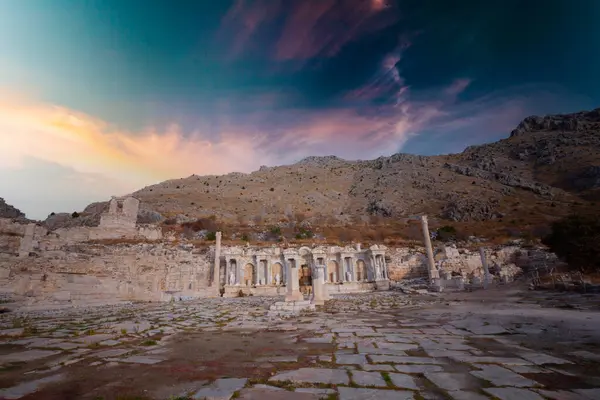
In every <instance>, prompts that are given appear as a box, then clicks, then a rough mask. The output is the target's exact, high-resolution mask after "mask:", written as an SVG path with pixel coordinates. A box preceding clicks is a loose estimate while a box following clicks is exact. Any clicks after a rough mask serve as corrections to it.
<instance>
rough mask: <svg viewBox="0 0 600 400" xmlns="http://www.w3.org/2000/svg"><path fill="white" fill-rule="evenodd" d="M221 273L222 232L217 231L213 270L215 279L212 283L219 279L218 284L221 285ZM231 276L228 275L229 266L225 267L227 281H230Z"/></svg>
mask: <svg viewBox="0 0 600 400" xmlns="http://www.w3.org/2000/svg"><path fill="white" fill-rule="evenodd" d="M220 273H221V232H217V233H216V234H215V266H214V272H213V281H212V283H211V285H214V284H215V280H216V281H217V286H219V283H220V282H219V276H220V275H219V274H220ZM228 279H229V277H228V276H227V267H226V268H225V283H227V282H228Z"/></svg>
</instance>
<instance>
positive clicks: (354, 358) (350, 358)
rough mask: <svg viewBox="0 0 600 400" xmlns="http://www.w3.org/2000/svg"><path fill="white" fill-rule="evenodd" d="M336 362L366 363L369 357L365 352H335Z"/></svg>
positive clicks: (347, 363)
mask: <svg viewBox="0 0 600 400" xmlns="http://www.w3.org/2000/svg"><path fill="white" fill-rule="evenodd" d="M335 363H336V364H346V365H349V364H358V365H362V364H366V363H367V358H366V357H365V356H364V355H363V354H340V353H335Z"/></svg>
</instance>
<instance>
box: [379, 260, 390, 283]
mask: <svg viewBox="0 0 600 400" xmlns="http://www.w3.org/2000/svg"><path fill="white" fill-rule="evenodd" d="M381 262H382V264H383V277H384V278H385V279H390V277H389V276H388V266H387V263H386V262H385V255H382V256H381Z"/></svg>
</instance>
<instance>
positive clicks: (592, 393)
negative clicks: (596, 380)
mask: <svg viewBox="0 0 600 400" xmlns="http://www.w3.org/2000/svg"><path fill="white" fill-rule="evenodd" d="M573 391H574V392H575V393H578V394H580V395H582V396H585V397H587V398H589V399H590V400H593V399H600V388H595V389H574V390H573Z"/></svg>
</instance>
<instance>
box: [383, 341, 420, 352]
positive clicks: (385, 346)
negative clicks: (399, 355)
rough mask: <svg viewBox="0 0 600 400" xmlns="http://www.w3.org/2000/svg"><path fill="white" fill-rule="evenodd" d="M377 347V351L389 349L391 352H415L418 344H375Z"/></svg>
mask: <svg viewBox="0 0 600 400" xmlns="http://www.w3.org/2000/svg"><path fill="white" fill-rule="evenodd" d="M377 347H378V348H379V349H391V350H403V351H405V350H416V349H418V348H419V345H418V344H412V343H387V342H377Z"/></svg>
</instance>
